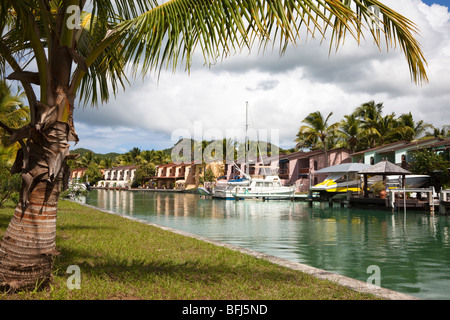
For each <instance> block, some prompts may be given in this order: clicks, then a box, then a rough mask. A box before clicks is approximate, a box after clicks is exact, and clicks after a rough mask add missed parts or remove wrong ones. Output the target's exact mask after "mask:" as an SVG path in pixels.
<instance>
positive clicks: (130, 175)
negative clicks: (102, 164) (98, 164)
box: [97, 166, 138, 188]
mask: <svg viewBox="0 0 450 320" xmlns="http://www.w3.org/2000/svg"><path fill="white" fill-rule="evenodd" d="M137 168H138V166H121V167H115V168H110V169H105V170H104V172H103V179H102V180H100V181H99V182H98V183H97V187H100V188H130V187H131V183H132V182H133V180H134V175H135V173H136V169H137Z"/></svg>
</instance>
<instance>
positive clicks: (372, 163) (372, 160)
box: [370, 157, 375, 166]
mask: <svg viewBox="0 0 450 320" xmlns="http://www.w3.org/2000/svg"><path fill="white" fill-rule="evenodd" d="M370 164H371V165H372V166H373V165H374V164H375V159H374V158H373V157H370Z"/></svg>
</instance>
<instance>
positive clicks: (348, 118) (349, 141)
mask: <svg viewBox="0 0 450 320" xmlns="http://www.w3.org/2000/svg"><path fill="white" fill-rule="evenodd" d="M338 134H339V135H340V136H341V137H342V138H343V140H344V141H345V143H344V146H345V147H347V148H349V149H350V150H351V151H352V153H353V152H355V151H356V149H357V146H358V141H359V138H360V134H361V121H360V120H359V119H358V117H357V116H356V114H354V113H352V114H350V115H345V116H344V119H343V120H342V121H341V122H340V124H339V129H338Z"/></svg>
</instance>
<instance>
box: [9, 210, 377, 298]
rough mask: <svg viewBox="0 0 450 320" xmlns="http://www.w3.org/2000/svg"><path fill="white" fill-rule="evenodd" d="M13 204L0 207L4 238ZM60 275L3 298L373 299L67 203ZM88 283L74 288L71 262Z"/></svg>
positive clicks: (61, 219)
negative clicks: (46, 283)
mask: <svg viewBox="0 0 450 320" xmlns="http://www.w3.org/2000/svg"><path fill="white" fill-rule="evenodd" d="M13 211H14V207H13V206H12V205H5V206H4V207H1V208H0V236H3V233H4V232H5V230H6V228H7V226H8V223H9V220H10V219H11V216H12V214H13ZM56 245H57V249H58V250H59V251H60V255H59V256H57V257H56V258H55V264H54V271H53V274H54V278H53V280H52V282H51V284H50V286H48V287H47V288H45V289H43V290H35V291H33V292H16V293H14V294H11V293H9V294H6V293H0V299H33V300H39V299H52V300H56V299H63V300H67V299H74V300H76V299H83V300H90V299H163V300H178V299H182V300H184V299H195V300H197V299H201V300H203V299H214V300H225V299H226V300H240V299H245V300H263V299H264V300H291V299H295V300H300V299H352V300H353V299H374V297H373V296H370V295H366V294H361V293H358V292H355V291H353V290H350V289H348V288H345V287H342V286H339V285H337V284H334V283H332V282H329V281H325V280H319V279H316V278H314V277H312V276H310V275H307V274H304V273H301V272H299V271H294V270H291V269H288V268H285V267H282V266H279V265H276V264H272V263H270V262H268V261H265V260H261V259H257V258H255V257H251V256H248V255H246V254H243V253H240V252H237V251H233V250H231V249H228V248H224V247H218V246H215V245H213V244H210V243H206V242H203V241H200V240H198V239H194V238H189V237H185V236H182V235H178V234H174V233H172V232H169V231H164V230H162V229H159V228H156V227H153V226H149V225H146V224H143V223H139V222H135V221H131V220H128V219H124V218H121V217H119V216H115V215H111V214H107V213H104V212H100V211H97V210H94V209H91V208H87V207H84V206H81V205H79V204H75V203H72V202H68V201H60V204H59V211H58V230H57V239H56ZM71 265H76V266H78V267H79V268H80V271H81V289H78V290H77V289H74V290H70V289H69V288H68V287H67V279H68V278H69V276H71V274H68V273H67V272H66V271H67V268H68V267H69V266H71Z"/></svg>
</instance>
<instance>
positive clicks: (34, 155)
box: [0, 95, 78, 291]
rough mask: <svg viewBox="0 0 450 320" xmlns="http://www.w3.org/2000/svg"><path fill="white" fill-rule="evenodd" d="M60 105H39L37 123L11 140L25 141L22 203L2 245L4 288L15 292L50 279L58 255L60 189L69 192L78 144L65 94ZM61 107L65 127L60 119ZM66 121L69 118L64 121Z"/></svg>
mask: <svg viewBox="0 0 450 320" xmlns="http://www.w3.org/2000/svg"><path fill="white" fill-rule="evenodd" d="M57 102H58V103H57V105H56V106H54V107H51V108H49V107H47V106H45V105H42V104H40V103H39V104H38V108H37V111H38V112H37V116H38V117H37V121H36V124H35V125H32V124H30V125H28V126H26V127H23V128H21V129H18V130H14V131H13V134H12V135H11V141H19V140H20V141H22V139H23V138H27V140H26V141H27V142H26V144H24V143H23V142H22V149H20V150H19V151H18V153H17V157H16V161H15V163H14V166H13V168H12V170H11V171H12V172H13V173H19V172H20V173H21V174H22V189H21V201H20V203H19V204H18V205H17V207H16V209H15V211H14V216H13V218H12V219H11V222H10V223H9V226H8V228H7V230H6V233H5V234H4V236H3V240H2V242H1V243H0V287H3V288H7V289H8V290H11V291H14V290H17V289H30V288H31V289H33V288H35V287H37V286H41V285H44V284H46V283H48V282H49V281H50V280H51V277H52V274H51V270H52V266H53V257H54V256H55V255H57V254H58V252H57V250H56V244H55V238H56V217H57V205H58V197H59V194H60V191H61V187H63V188H66V187H67V182H68V177H69V167H68V165H67V160H68V159H69V158H71V157H72V156H71V155H69V143H68V142H69V141H71V140H74V141H77V140H78V139H77V137H76V134H75V131H74V130H73V125H72V119H71V114H72V106H73V104H72V105H71V104H70V103H69V101H68V100H67V98H66V97H65V96H64V95H60V96H59V99H57ZM60 105H63V107H64V108H67V109H66V110H68V112H67V114H69V119H67V120H68V121H67V122H62V121H59V120H57V119H58V118H60V116H58V113H59V110H61V108H60V107H59V106H60ZM66 117H67V116H66Z"/></svg>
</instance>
